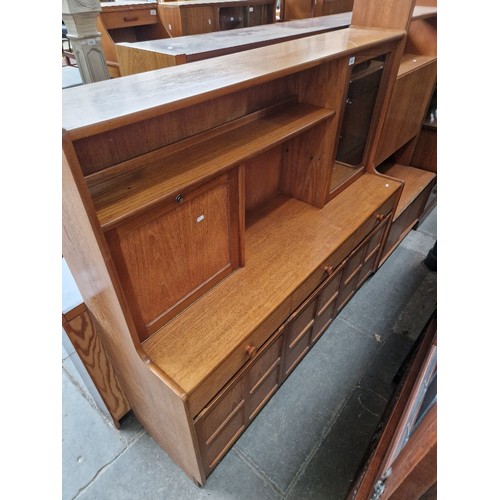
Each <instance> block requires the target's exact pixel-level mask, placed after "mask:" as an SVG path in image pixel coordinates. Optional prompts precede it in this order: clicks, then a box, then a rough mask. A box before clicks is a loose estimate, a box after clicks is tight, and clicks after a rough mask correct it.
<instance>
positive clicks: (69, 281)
mask: <svg viewBox="0 0 500 500" xmlns="http://www.w3.org/2000/svg"><path fill="white" fill-rule="evenodd" d="M62 278H63V283H62V284H63V289H62V298H63V303H62V327H63V346H64V347H65V348H66V351H67V352H68V353H72V355H71V361H72V363H73V365H74V367H75V368H76V370H77V372H78V373H79V375H80V376H81V377H82V380H83V382H84V383H85V387H86V389H87V390H88V392H89V394H90V395H91V396H92V398H93V400H94V402H95V404H96V406H97V407H98V408H99V409H100V410H101V411H102V412H103V414H105V415H106V414H108V413H109V416H110V417H111V419H112V420H113V422H114V424H115V426H116V427H120V419H121V418H122V417H123V416H124V415H125V414H126V413H127V412H128V411H129V410H130V405H129V404H128V401H127V398H126V397H125V395H124V394H123V390H122V388H121V385H120V382H119V381H118V378H117V376H116V370H115V368H114V367H113V365H112V363H111V362H110V361H109V358H108V355H107V354H106V349H105V348H104V346H103V344H102V340H101V338H102V337H103V335H102V334H101V333H100V332H99V325H98V323H97V322H96V321H94V320H93V316H92V313H91V312H90V311H89V310H88V308H87V306H86V305H85V303H84V302H83V300H82V297H81V295H80V292H79V291H78V288H77V286H76V284H75V282H74V280H73V277H72V276H71V273H70V271H69V269H68V266H67V264H66V262H65V260H64V258H63V259H62ZM73 351H74V353H73ZM75 356H76V357H75Z"/></svg>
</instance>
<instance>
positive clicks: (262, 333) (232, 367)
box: [188, 300, 290, 416]
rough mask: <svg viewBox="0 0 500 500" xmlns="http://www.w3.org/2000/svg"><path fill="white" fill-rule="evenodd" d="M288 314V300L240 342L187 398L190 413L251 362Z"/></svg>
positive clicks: (195, 411) (193, 412)
mask: <svg viewBox="0 0 500 500" xmlns="http://www.w3.org/2000/svg"><path fill="white" fill-rule="evenodd" d="M289 316H290V301H289V300H287V301H286V302H284V303H283V304H282V305H281V306H280V307H279V308H278V309H276V310H275V311H274V312H273V313H272V314H271V315H270V316H269V317H268V318H267V319H266V320H265V321H264V322H263V323H261V325H260V326H259V327H257V328H256V329H255V330H254V331H253V332H252V333H251V335H250V336H249V337H248V338H247V339H246V340H245V341H244V342H242V343H241V344H240V345H239V346H238V347H237V348H236V349H235V350H234V351H233V352H232V353H231V354H230V355H229V356H228V357H227V358H226V359H225V360H224V361H223V362H222V363H221V364H220V365H219V366H218V367H217V369H216V370H215V371H213V372H212V373H211V375H210V377H209V378H207V379H205V380H204V381H203V383H202V384H201V385H200V386H198V387H197V388H196V389H195V390H194V391H193V392H192V393H191V394H190V395H189V398H188V405H189V410H190V412H191V415H193V416H195V415H197V414H198V413H199V412H200V411H201V410H202V409H203V408H204V407H205V406H206V405H207V404H208V403H209V401H210V400H211V399H212V398H214V397H215V395H216V394H217V393H218V392H219V391H220V390H221V389H222V388H223V387H224V386H225V385H226V384H227V383H228V382H229V381H230V380H231V378H232V377H233V376H234V374H235V373H237V372H238V370H240V369H241V368H242V367H243V366H244V365H245V364H247V363H252V361H251V355H250V354H249V351H250V352H252V351H253V350H256V351H257V352H259V351H260V350H264V349H265V347H266V341H268V340H269V339H270V338H271V337H272V336H274V334H275V332H276V331H277V330H278V329H279V328H280V326H281V325H283V323H284V322H285V321H286V319H287V318H288V317H289Z"/></svg>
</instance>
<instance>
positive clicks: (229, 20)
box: [158, 0, 276, 37]
mask: <svg viewBox="0 0 500 500" xmlns="http://www.w3.org/2000/svg"><path fill="white" fill-rule="evenodd" d="M158 8H159V12H160V17H161V19H162V22H163V25H164V26H165V28H166V30H167V32H168V34H169V35H170V36H171V37H176V36H185V35H196V34H198V33H212V32H214V31H221V30H230V29H234V28H246V27H252V26H259V25H261V24H269V23H274V22H275V21H276V0H187V1H180V2H159V3H158Z"/></svg>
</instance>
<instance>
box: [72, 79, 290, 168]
mask: <svg viewBox="0 0 500 500" xmlns="http://www.w3.org/2000/svg"><path fill="white" fill-rule="evenodd" d="M287 80H288V78H281V79H278V80H275V81H272V82H268V83H265V84H262V85H259V86H256V87H253V88H251V89H247V90H243V91H239V92H235V93H234V94H229V95H227V96H223V97H219V98H216V99H213V100H210V101H207V102H204V103H201V104H198V105H193V106H189V107H187V108H185V109H182V110H178V111H172V112H171V113H167V114H164V115H161V116H159V117H155V118H151V119H149V120H145V121H142V122H139V123H134V124H131V125H126V126H124V127H122V128H120V129H118V130H111V131H108V132H104V133H102V134H98V135H95V136H90V137H86V138H83V139H80V140H77V141H75V142H74V147H75V151H76V153H77V155H78V159H79V161H80V165H81V168H82V172H83V175H89V174H92V173H94V172H99V171H100V170H103V169H105V168H107V167H109V166H112V165H114V164H116V163H120V162H123V161H126V160H129V159H131V158H135V157H137V156H140V155H142V154H145V153H147V152H150V151H153V150H155V149H158V148H161V147H163V146H167V145H169V144H172V143H175V142H177V141H179V140H181V139H185V138H186V137H190V136H192V135H195V134H198V133H200V132H203V131H205V130H209V129H211V128H213V127H216V126H218V125H222V124H224V123H228V122H230V121H232V120H235V119H237V118H240V117H243V116H245V115H247V114H249V113H253V112H254V111H258V110H260V109H262V108H265V107H268V106H271V105H273V104H275V103H276V102H279V101H282V100H284V99H286V98H287V97H291V96H292V95H293V94H292V90H291V89H289V85H288V83H287Z"/></svg>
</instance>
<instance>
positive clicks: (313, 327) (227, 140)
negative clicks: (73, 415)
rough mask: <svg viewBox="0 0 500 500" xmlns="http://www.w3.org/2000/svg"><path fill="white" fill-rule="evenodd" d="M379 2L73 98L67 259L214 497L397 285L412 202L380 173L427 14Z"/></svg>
mask: <svg viewBox="0 0 500 500" xmlns="http://www.w3.org/2000/svg"><path fill="white" fill-rule="evenodd" d="M368 3H369V4H370V7H371V6H373V4H377V5H376V9H375V10H372V9H371V8H368V7H367V4H366V3H365V2H364V1H363V0H357V1H356V2H355V5H354V9H353V16H352V26H351V27H350V28H346V29H343V30H339V31H335V32H331V33H324V34H320V35H316V36H313V37H309V38H307V39H299V40H293V41H289V42H285V43H281V44H277V45H273V46H269V47H262V48H257V49H253V50H250V51H247V52H245V57H241V54H231V55H227V56H223V57H219V58H214V59H211V60H207V61H199V62H193V63H190V64H187V65H182V66H176V67H171V68H165V69H162V70H158V71H154V72H149V73H142V74H138V75H132V76H129V77H122V78H117V79H114V80H108V81H105V82H99V83H95V84H89V85H85V86H80V87H75V88H72V89H67V90H65V91H63V255H64V257H65V259H66V261H67V263H68V265H69V267H70V269H71V272H72V274H73V276H74V278H75V281H76V283H77V285H78V287H79V289H80V292H81V294H82V296H83V298H84V301H85V304H86V305H87V308H88V311H89V314H91V315H92V319H93V320H94V321H96V324H98V325H99V331H100V332H101V333H102V339H101V340H102V343H103V345H104V347H105V349H106V351H107V353H108V355H109V358H110V360H111V362H112V364H113V366H114V367H115V370H116V375H117V377H118V379H119V381H120V384H121V386H122V388H123V391H124V394H125V395H126V398H127V400H128V402H129V403H130V406H131V407H132V409H133V411H134V413H135V415H136V416H137V418H138V419H139V420H140V422H141V423H142V424H143V425H144V427H145V428H146V429H147V430H148V432H149V433H150V434H151V436H152V437H153V438H154V439H155V440H156V441H157V442H158V443H159V444H160V445H161V446H162V447H163V448H164V449H165V451H166V452H167V453H169V455H170V456H171V457H172V459H173V460H174V461H175V462H176V463H177V464H178V465H179V466H180V467H181V468H182V469H183V470H184V471H185V473H186V474H188V475H189V476H190V477H191V478H192V479H193V480H194V481H195V482H196V483H198V484H200V485H202V484H204V483H205V481H206V478H207V477H208V475H209V474H210V473H211V472H212V471H213V470H214V468H215V467H216V465H217V463H218V462H219V461H220V459H221V458H222V457H223V456H224V454H225V453H226V452H227V451H228V450H229V448H230V447H231V446H232V444H233V443H234V442H235V440H236V439H237V438H238V437H239V435H240V434H241V433H242V432H243V431H244V429H245V428H246V426H247V425H248V424H249V422H251V421H252V420H253V419H254V418H255V417H256V415H257V414H258V412H259V411H260V409H261V408H262V407H263V406H264V405H265V404H266V402H267V401H269V399H270V398H271V397H272V395H273V394H274V392H275V391H276V390H277V388H278V387H279V386H280V384H281V383H282V382H283V381H284V380H285V379H286V378H287V376H288V375H289V374H290V373H291V372H292V370H293V369H294V368H295V366H297V364H298V363H299V362H300V361H301V359H302V358H303V357H304V356H305V355H306V354H307V352H308V351H309V349H311V347H312V346H313V345H314V343H315V342H316V341H317V340H318V338H319V337H320V336H321V335H322V333H323V332H324V331H325V330H326V328H327V327H328V325H329V324H330V323H331V321H332V320H333V318H334V317H335V316H336V314H337V313H338V312H339V311H340V310H341V309H342V308H343V307H344V305H345V304H346V303H347V302H348V301H349V299H350V298H351V297H352V295H353V294H354V293H355V292H356V290H357V289H358V288H359V287H360V286H361V285H362V283H363V282H364V281H365V280H366V279H367V278H368V277H369V276H370V275H371V274H372V273H373V272H375V271H376V269H377V268H378V266H379V262H380V258H381V251H382V249H383V247H384V245H385V241H386V239H387V234H388V231H389V229H390V225H391V221H392V219H393V215H394V212H395V209H396V207H397V204H398V201H399V198H400V196H401V192H402V188H403V183H402V182H400V181H399V180H397V179H393V178H391V177H387V176H383V175H381V174H379V173H377V172H376V170H375V168H374V165H373V163H372V158H373V154H374V151H376V147H377V144H378V141H379V139H380V136H381V133H382V127H383V124H384V118H385V116H386V114H387V111H388V107H389V103H390V96H391V94H392V89H393V87H394V83H395V80H396V75H397V71H398V67H399V60H400V58H401V55H402V53H403V49H404V40H405V34H406V29H407V28H408V25H409V20H410V17H411V12H412V8H413V3H414V2H413V0H404V1H402V0H397V2H396V3H397V8H396V7H395V6H394V5H393V3H392V2H390V1H387V0H384V1H382V0H376V1H374V0H371V1H370V2H368ZM346 100H349V101H350V105H349V106H347V105H346V102H349V101H346Z"/></svg>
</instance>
